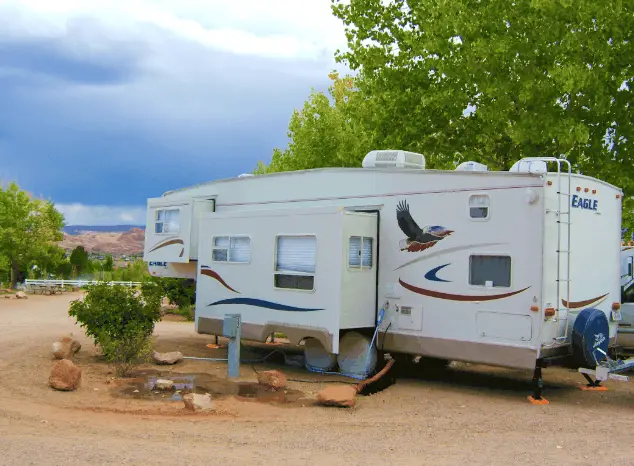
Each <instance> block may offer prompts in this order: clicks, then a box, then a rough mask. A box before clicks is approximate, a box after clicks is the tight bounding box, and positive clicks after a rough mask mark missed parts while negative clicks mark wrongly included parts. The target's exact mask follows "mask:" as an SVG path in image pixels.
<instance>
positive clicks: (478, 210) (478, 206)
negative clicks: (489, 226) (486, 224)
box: [469, 194, 490, 219]
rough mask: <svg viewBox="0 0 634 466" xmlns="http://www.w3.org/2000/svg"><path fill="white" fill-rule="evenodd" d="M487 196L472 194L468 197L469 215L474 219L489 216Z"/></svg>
mask: <svg viewBox="0 0 634 466" xmlns="http://www.w3.org/2000/svg"><path fill="white" fill-rule="evenodd" d="M489 207H490V206H489V196H487V195H486V194H474V195H473V196H471V197H470V198H469V216H470V217H471V218H476V219H486V218H489Z"/></svg>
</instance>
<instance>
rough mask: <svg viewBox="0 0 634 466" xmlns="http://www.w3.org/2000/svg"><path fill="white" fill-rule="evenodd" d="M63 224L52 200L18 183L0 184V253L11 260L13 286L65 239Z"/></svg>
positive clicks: (62, 219)
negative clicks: (23, 274)
mask: <svg viewBox="0 0 634 466" xmlns="http://www.w3.org/2000/svg"><path fill="white" fill-rule="evenodd" d="M63 226H64V217H63V215H62V214H61V213H60V212H58V211H57V210H56V209H55V206H54V205H53V203H52V202H50V201H44V200H41V199H35V198H33V197H32V196H31V195H29V194H28V193H27V192H25V191H23V190H21V189H20V188H19V186H18V185H17V184H16V183H11V184H10V185H9V186H8V187H7V188H6V189H2V188H0V256H3V257H5V258H6V260H7V261H8V262H9V266H10V273H11V279H10V280H11V287H12V288H15V286H16V283H17V279H18V275H20V273H21V272H24V271H25V270H26V268H27V267H28V265H29V264H30V263H32V262H33V261H34V260H36V259H38V258H40V257H41V256H44V255H46V254H47V252H49V248H50V247H51V245H53V244H54V243H55V242H57V241H61V240H62V239H63V234H62V231H61V229H62V227H63Z"/></svg>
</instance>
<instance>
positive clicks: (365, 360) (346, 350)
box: [337, 331, 377, 375]
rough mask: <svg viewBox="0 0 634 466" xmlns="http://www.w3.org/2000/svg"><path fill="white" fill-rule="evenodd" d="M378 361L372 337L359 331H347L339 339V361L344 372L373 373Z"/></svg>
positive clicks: (355, 373)
mask: <svg viewBox="0 0 634 466" xmlns="http://www.w3.org/2000/svg"><path fill="white" fill-rule="evenodd" d="M376 362H377V354H376V348H375V347H374V346H373V345H372V339H371V338H370V337H367V336H365V335H362V334H361V333H359V332H354V331H352V332H346V334H345V335H344V336H343V337H341V340H339V355H338V356H337V363H338V364H339V368H340V369H341V372H342V373H344V374H354V375H365V374H371V373H372V372H373V371H374V369H375V367H376Z"/></svg>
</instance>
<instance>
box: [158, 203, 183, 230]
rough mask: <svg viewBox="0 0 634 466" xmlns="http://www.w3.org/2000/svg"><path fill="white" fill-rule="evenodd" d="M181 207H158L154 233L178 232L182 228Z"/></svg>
mask: <svg viewBox="0 0 634 466" xmlns="http://www.w3.org/2000/svg"><path fill="white" fill-rule="evenodd" d="M180 213H181V211H180V209H157V211H156V222H155V223H154V233H157V234H163V235H167V234H177V233H178V232H179V230H180Z"/></svg>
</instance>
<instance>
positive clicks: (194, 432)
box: [0, 294, 634, 466]
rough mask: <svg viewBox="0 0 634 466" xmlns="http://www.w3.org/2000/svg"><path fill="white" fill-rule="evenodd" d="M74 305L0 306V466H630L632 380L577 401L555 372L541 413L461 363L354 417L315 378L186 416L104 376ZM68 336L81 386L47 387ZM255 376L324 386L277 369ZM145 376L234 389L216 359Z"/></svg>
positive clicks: (160, 330) (177, 337)
mask: <svg viewBox="0 0 634 466" xmlns="http://www.w3.org/2000/svg"><path fill="white" fill-rule="evenodd" d="M77 297H78V294H70V295H63V296H30V297H29V299H28V300H4V299H2V300H0V463H1V464H3V465H13V464H15V465H26V464H38V465H40V464H46V465H48V464H52V465H53V464H55V465H59V464H63V465H65V466H70V465H76V464H77V465H79V464H81V465H84V464H176V463H178V464H192V465H193V464H213V463H220V464H225V465H231V464H241V465H242V464H267V465H270V464H292V465H321V464H325V465H329V466H331V465H337V464H346V465H350V464H359V465H361V464H363V465H368V464H395V465H397V464H419V465H420V464H434V465H456V464H464V465H467V464H468V465H480V464H482V465H493V464H495V465H497V464H500V465H509V464H523V465H533V464H534V465H550V464H553V465H558V466H560V465H562V464H566V465H568V464H584V465H586V464H587V465H591V464H597V462H609V463H610V464H611V465H631V464H634V448H633V447H632V444H633V443H632V432H634V382H630V383H619V382H612V383H608V384H607V386H608V387H609V388H610V390H609V391H607V392H584V391H581V390H579V388H578V387H579V385H581V384H583V382H584V381H583V378H582V377H581V376H580V375H579V374H577V373H575V372H572V371H568V370H562V369H548V370H546V371H545V373H544V376H545V384H546V387H545V397H546V398H547V399H548V400H549V401H550V404H549V405H546V406H534V405H531V404H529V403H528V402H527V400H526V396H527V395H528V394H530V384H529V382H530V378H531V375H532V374H529V373H524V372H515V371H508V370H500V369H492V368H488V367H478V366H472V365H471V366H465V365H460V366H458V367H456V368H452V369H450V370H449V372H448V373H447V374H446V375H443V376H442V378H441V379H436V380H420V379H419V380H414V379H407V380H403V379H399V380H398V381H397V383H396V384H395V385H393V386H391V387H389V388H388V389H387V390H385V391H383V392H381V393H378V394H375V395H372V396H369V397H360V398H359V402H358V406H357V407H356V408H354V409H352V410H349V409H337V408H323V407H319V406H316V405H315V404H314V401H313V400H314V396H315V394H316V393H317V392H318V391H319V390H320V389H321V388H322V387H324V386H326V384H324V383H303V382H293V383H292V388H293V389H294V390H296V392H294V393H296V396H295V397H293V398H292V399H291V400H290V401H289V402H288V403H280V402H274V401H273V402H265V401H262V400H259V401H258V400H254V399H245V398H237V397H235V396H225V395H222V396H215V395H213V394H212V396H214V400H215V404H216V407H217V412H216V413H214V414H210V415H201V414H188V412H187V411H184V410H183V403H182V402H181V401H170V400H168V399H163V398H162V397H161V395H157V396H145V397H143V396H138V395H136V394H135V392H134V391H133V390H131V389H130V388H131V387H130V386H129V385H126V384H125V383H117V381H116V380H115V381H113V380H112V378H113V374H112V371H111V368H109V367H108V366H107V365H105V364H103V363H101V362H99V360H98V359H97V357H96V356H95V350H94V347H93V346H92V344H91V342H90V340H88V339H86V338H85V336H84V334H83V332H82V331H81V328H80V327H79V326H76V325H75V324H74V321H73V320H71V319H70V318H69V317H68V316H67V310H68V303H69V301H70V300H71V299H75V298H77ZM70 332H74V336H75V337H76V338H77V339H79V340H80V341H81V343H82V345H83V346H82V349H81V351H80V352H79V354H78V355H77V358H76V364H77V365H78V366H79V367H80V368H81V369H82V371H83V378H82V385H81V387H80V388H79V390H77V391H76V392H57V391H54V390H52V389H51V388H49V387H48V386H47V379H48V375H49V372H50V367H51V365H52V363H53V361H52V356H51V344H52V342H53V341H55V340H56V339H57V338H60V337H61V336H64V335H67V334H68V333H70ZM155 334H156V345H155V348H156V349H157V350H158V351H170V350H177V349H178V350H181V351H183V352H184V353H185V354H187V355H189V356H203V357H204V356H206V357H222V355H223V350H221V349H220V350H211V349H208V348H207V347H206V346H205V345H206V344H207V343H211V342H212V338H209V337H208V336H204V335H197V334H195V333H194V328H193V324H191V323H183V322H161V323H159V324H158V325H157V328H156V332H155ZM254 367H255V369H256V370H258V371H259V370H266V369H270V368H278V369H280V368H281V370H283V371H284V372H285V373H286V374H287V375H288V376H289V377H295V378H303V379H314V380H321V381H323V380H329V379H326V378H319V379H318V378H317V377H315V376H314V375H312V374H308V373H307V372H306V371H304V370H302V369H291V368H288V367H282V366H275V365H274V364H256V365H254ZM142 369H147V371H156V370H157V369H159V370H161V371H163V372H166V371H169V370H171V371H173V372H178V373H181V374H198V375H197V376H196V377H197V380H198V381H199V383H201V384H203V385H204V384H209V387H211V388H210V390H212V391H213V390H216V392H217V393H224V392H226V393H230V392H231V390H233V389H235V387H236V385H235V384H233V383H230V382H228V381H226V380H224V377H225V375H226V365H224V364H223V363H212V362H208V361H192V360H188V361H183V362H182V363H179V364H178V365H176V366H174V367H171V368H169V369H165V368H164V367H163V366H161V367H158V366H152V365H148V366H146V367H144V368H142ZM241 370H242V373H241V380H242V381H255V380H256V379H255V373H254V372H253V369H252V368H251V367H250V366H249V365H246V364H245V365H243V366H242V369H241ZM146 373H149V374H152V373H155V372H146ZM218 387H224V388H222V389H218ZM223 391H224V392H223ZM234 391H235V390H234ZM216 392H214V393H216ZM297 394H298V395H297ZM241 400H244V401H241Z"/></svg>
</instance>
